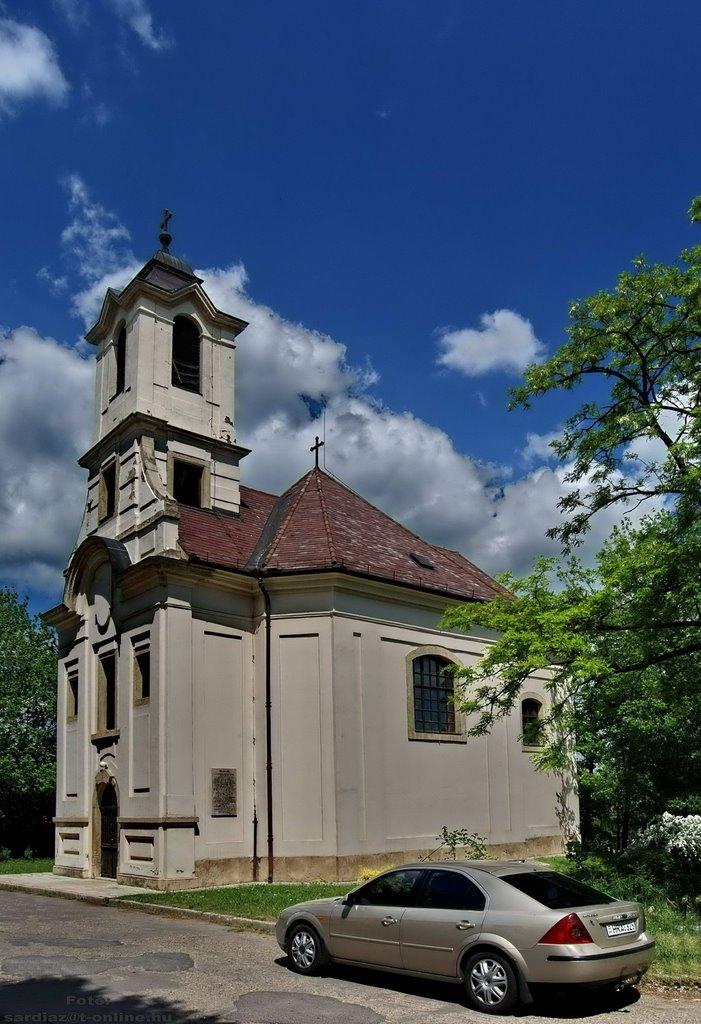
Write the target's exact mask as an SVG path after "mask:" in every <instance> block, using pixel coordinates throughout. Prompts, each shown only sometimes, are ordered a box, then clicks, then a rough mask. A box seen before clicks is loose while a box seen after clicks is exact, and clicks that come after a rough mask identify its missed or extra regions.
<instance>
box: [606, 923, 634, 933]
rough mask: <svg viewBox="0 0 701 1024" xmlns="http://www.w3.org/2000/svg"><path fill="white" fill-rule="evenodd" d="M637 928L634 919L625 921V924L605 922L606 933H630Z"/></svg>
mask: <svg viewBox="0 0 701 1024" xmlns="http://www.w3.org/2000/svg"><path fill="white" fill-rule="evenodd" d="M637 930H638V926H637V924H636V923H635V921H626V922H625V924H607V925H606V934H607V935H630V934H632V933H633V932H636V931H637Z"/></svg>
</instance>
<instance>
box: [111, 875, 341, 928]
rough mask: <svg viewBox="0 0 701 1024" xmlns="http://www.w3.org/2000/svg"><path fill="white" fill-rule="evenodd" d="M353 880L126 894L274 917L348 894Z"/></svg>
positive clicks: (141, 900) (175, 904)
mask: <svg viewBox="0 0 701 1024" xmlns="http://www.w3.org/2000/svg"><path fill="white" fill-rule="evenodd" d="M351 888H353V883H347V884H344V883H342V882H304V883H298V884H292V883H282V884H281V883H276V884H275V885H238V886H231V887H219V888H217V889H195V890H189V891H184V892H162V893H160V892H159V893H144V894H143V895H137V896H127V897H124V898H125V899H128V900H129V901H130V902H131V901H132V900H133V901H135V902H137V903H156V904H160V905H165V906H168V907H182V908H186V909H188V910H200V911H205V912H207V913H213V914H232V915H233V916H235V917H248V918H254V919H258V920H262V921H274V920H275V919H276V917H277V916H278V914H279V913H280V912H281V911H282V910H284V909H285V907H289V906H292V904H293V903H303V902H305V901H306V900H319V899H326V898H328V897H333V896H345V895H346V893H347V892H348V891H349V890H350V889H351Z"/></svg>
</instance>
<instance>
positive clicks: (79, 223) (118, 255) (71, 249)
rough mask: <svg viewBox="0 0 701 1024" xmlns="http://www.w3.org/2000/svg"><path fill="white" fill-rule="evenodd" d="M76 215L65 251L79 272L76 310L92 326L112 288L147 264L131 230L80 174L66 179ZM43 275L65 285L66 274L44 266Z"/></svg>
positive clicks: (63, 235) (64, 237)
mask: <svg viewBox="0 0 701 1024" xmlns="http://www.w3.org/2000/svg"><path fill="white" fill-rule="evenodd" d="M64 185H65V188H66V191H67V193H68V207H69V211H70V215H71V217H72V219H71V221H70V223H69V224H68V226H67V227H66V228H64V230H63V232H62V233H61V242H62V245H63V255H64V259H65V260H66V262H67V263H68V264H69V265H70V266H71V268H72V270H73V271H74V272H75V274H77V276H78V279H79V281H80V285H79V286H78V288H77V289H76V290H75V292H74V295H73V301H72V311H73V313H75V315H76V316H78V317H80V319H81V320H82V321H83V324H84V326H85V327H86V328H87V327H90V326H91V325H92V324H93V323H94V321H95V320H96V319H97V316H98V314H99V312H100V307H101V306H102V300H103V299H104V297H105V292H106V290H107V289H108V288H117V289H120V288H123V287H124V285H125V284H128V282H129V281H130V280H131V278H132V277H133V276H134V275H135V274H136V272H137V271H138V270H140V269H141V267H142V266H143V261H141V260H137V259H136V258H135V257H134V255H133V253H132V251H131V246H130V244H129V243H130V235H129V231H128V230H127V229H126V228H125V227H124V225H123V224H121V223H120V222H119V220H118V219H117V217H116V216H115V215H114V214H113V213H111V212H110V211H109V210H107V209H106V208H105V207H104V206H103V205H102V204H101V203H98V202H96V201H95V200H93V199H92V197H91V195H90V192H89V190H88V187H87V185H86V184H85V182H84V181H83V179H82V178H81V177H80V175H79V174H71V175H69V176H68V177H67V178H66V180H65V181H64ZM39 276H40V277H41V278H42V279H43V280H45V281H47V282H48V283H49V285H50V287H51V288H52V290H55V289H56V288H57V287H59V286H60V287H63V286H65V282H66V275H65V274H60V275H59V274H56V273H54V272H52V271H51V269H50V268H49V267H42V268H41V270H40V271H39Z"/></svg>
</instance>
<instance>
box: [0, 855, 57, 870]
mask: <svg viewBox="0 0 701 1024" xmlns="http://www.w3.org/2000/svg"><path fill="white" fill-rule="evenodd" d="M0 852H2V851H0ZM6 852H7V853H8V854H10V851H9V850H7V851H6ZM53 866H54V859H53V857H35V858H33V859H32V860H25V859H24V857H12V856H11V855H10V856H8V857H7V859H5V860H3V859H2V858H0V875H28V874H37V873H41V874H51V871H52V869H53Z"/></svg>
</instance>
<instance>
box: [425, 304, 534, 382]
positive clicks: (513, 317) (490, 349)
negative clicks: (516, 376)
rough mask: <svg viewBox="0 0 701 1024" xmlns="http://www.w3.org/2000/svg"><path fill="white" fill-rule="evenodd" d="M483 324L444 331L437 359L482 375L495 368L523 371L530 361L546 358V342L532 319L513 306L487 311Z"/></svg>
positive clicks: (513, 371)
mask: <svg viewBox="0 0 701 1024" xmlns="http://www.w3.org/2000/svg"><path fill="white" fill-rule="evenodd" d="M480 325H481V326H480V327H479V328H473V327H464V328H463V329H462V330H442V331H440V332H439V336H438V346H439V349H440V352H439V355H438V357H437V360H436V361H437V362H438V363H439V364H440V365H441V366H448V367H449V368H450V369H451V370H458V371H459V372H460V373H463V374H465V376H466V377H479V376H481V375H482V374H485V373H491V372H492V371H494V370H503V371H506V372H507V373H522V372H523V370H524V369H525V368H526V366H528V365H529V363H535V362H539V361H540V360H541V359H543V357H544V355H545V346H544V345H543V344H542V342H540V341H539V340H538V338H536V336H535V333H534V331H533V327H532V325H531V323H530V321H529V320H526V319H525V318H524V317H522V316H519V314H518V313H514V312H513V311H512V310H510V309H497V310H495V312H494V313H483V314H482V316H481V317H480Z"/></svg>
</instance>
